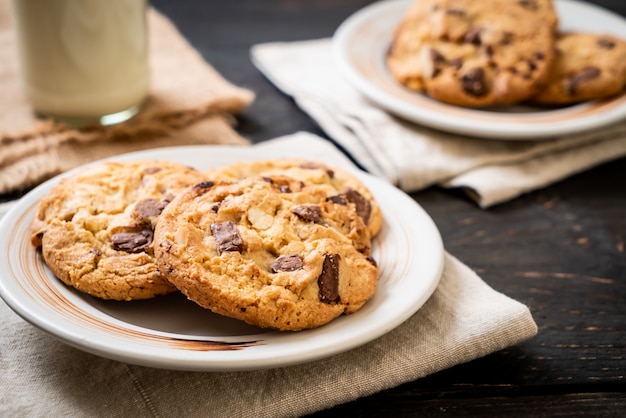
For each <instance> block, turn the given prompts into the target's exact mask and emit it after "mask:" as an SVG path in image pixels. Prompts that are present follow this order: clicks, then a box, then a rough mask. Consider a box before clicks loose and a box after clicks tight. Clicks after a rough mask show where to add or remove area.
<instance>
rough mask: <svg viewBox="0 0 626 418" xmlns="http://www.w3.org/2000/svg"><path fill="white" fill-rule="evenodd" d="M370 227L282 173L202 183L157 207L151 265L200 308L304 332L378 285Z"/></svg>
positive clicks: (352, 307) (357, 303)
mask: <svg viewBox="0 0 626 418" xmlns="http://www.w3.org/2000/svg"><path fill="white" fill-rule="evenodd" d="M369 253H370V243H369V230H368V228H367V227H366V226H365V224H364V223H363V220H362V219H361V218H360V217H359V216H358V215H357V214H356V212H355V210H353V209H352V208H351V207H349V206H347V205H343V204H340V203H335V202H333V201H332V200H328V199H326V194H325V193H322V192H321V191H320V189H319V188H315V187H314V188H309V187H308V185H307V184H305V182H303V181H301V180H298V179H294V178H291V177H288V176H284V175H282V174H281V175H278V174H275V175H274V174H272V175H269V174H265V175H264V176H262V177H260V176H252V177H246V178H244V179H242V180H231V181H228V180H216V181H206V182H203V183H200V184H198V185H196V186H194V187H192V188H191V189H189V190H187V191H185V192H183V193H181V194H180V195H179V196H178V197H177V198H176V199H174V200H173V201H172V202H171V203H170V204H169V205H168V206H167V208H166V209H165V210H164V211H163V213H162V215H161V218H160V220H159V223H158V225H157V228H156V231H155V254H156V256H157V260H158V263H159V269H160V270H161V272H162V274H163V275H167V277H168V279H169V280H170V282H171V283H173V284H174V285H175V286H176V287H177V288H178V289H179V290H181V292H182V293H183V294H185V295H186V296H187V297H188V298H189V299H190V300H192V301H194V302H196V303H197V304H199V305H200V306H202V307H204V308H207V309H210V310H212V311H214V312H216V313H218V314H221V315H225V316H228V317H232V318H237V319H240V320H243V321H246V322H247V323H250V324H253V325H257V326H260V327H265V328H274V329H279V330H293V331H295V330H302V329H306V328H314V327H318V326H321V325H323V324H326V323H328V322H329V321H331V320H333V319H334V318H336V317H338V316H340V315H341V314H349V313H353V312H355V311H357V310H358V309H359V308H360V307H361V306H363V304H365V302H366V301H367V300H369V299H370V298H371V297H372V296H373V294H374V292H375V289H376V284H377V281H378V268H377V267H376V263H375V261H374V260H373V259H372V258H371V256H370V255H369Z"/></svg>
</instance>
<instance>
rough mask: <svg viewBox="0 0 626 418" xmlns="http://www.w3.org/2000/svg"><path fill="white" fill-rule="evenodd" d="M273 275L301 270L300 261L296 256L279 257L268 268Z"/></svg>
mask: <svg viewBox="0 0 626 418" xmlns="http://www.w3.org/2000/svg"><path fill="white" fill-rule="evenodd" d="M270 267H271V269H272V272H273V273H278V272H279V271H294V270H300V269H301V268H302V259H301V258H300V257H299V256H297V255H295V254H294V255H281V256H280V257H278V258H277V259H276V260H275V261H274V262H273V263H272V265H271V266H270Z"/></svg>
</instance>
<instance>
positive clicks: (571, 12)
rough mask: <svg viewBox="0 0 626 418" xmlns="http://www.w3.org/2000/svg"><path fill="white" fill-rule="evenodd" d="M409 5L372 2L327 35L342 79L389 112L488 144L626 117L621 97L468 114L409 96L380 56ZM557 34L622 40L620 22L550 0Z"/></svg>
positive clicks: (401, 0) (586, 7)
mask: <svg viewBox="0 0 626 418" xmlns="http://www.w3.org/2000/svg"><path fill="white" fill-rule="evenodd" d="M414 1H415V0H389V1H381V2H377V3H373V4H372V5H370V6H367V7H365V8H363V9H361V10H359V11H358V12H357V13H355V14H353V15H352V16H351V17H349V18H348V19H347V20H346V21H345V22H344V23H342V24H341V25H340V26H339V28H338V29H337V31H336V32H335V35H334V36H333V55H334V58H335V62H336V63H337V65H338V67H339V70H340V71H341V73H342V74H343V75H344V76H345V78H346V80H347V81H348V82H350V83H352V85H353V86H354V87H355V88H356V89H358V90H359V91H360V92H361V93H362V94H364V95H365V96H366V97H368V98H369V99H370V100H372V101H373V102H375V103H376V104H377V105H379V106H381V107H382V108H384V109H386V110H388V111H389V112H391V113H393V114H395V115H397V116H399V117H402V118H404V119H407V120H409V121H412V122H415V123H418V124H421V125H424V126H428V127H431V128H435V129H439V130H443V131H448V132H453V133H458V134H462V135H470V136H477V137H483V138H492V139H506V140H520V139H530V140H539V139H547V138H551V137H555V136H561V135H565V134H570V133H577V132H581V131H585V130H589V129H593V128H597V127H600V126H604V125H607V124H610V123H613V122H616V121H618V120H620V119H622V118H624V117H626V94H622V95H620V96H618V97H615V98H613V99H610V100H604V101H594V102H587V103H582V104H578V105H575V106H569V107H564V108H559V109H551V110H546V109H540V108H533V107H526V106H508V107H501V108H494V109H489V110H485V109H469V108H462V107H457V106H452V105H448V104H445V103H441V102H438V101H436V100H433V99H430V98H429V97H427V96H425V95H423V94H420V93H416V92H414V91H411V90H409V89H407V88H405V87H403V86H402V85H400V84H399V83H398V82H396V81H395V80H394V79H393V77H392V76H391V74H389V72H388V70H387V68H386V64H385V57H386V54H387V52H388V50H389V46H390V44H391V41H392V38H393V32H394V30H395V28H396V27H397V25H398V24H399V22H400V20H401V19H402V18H403V16H404V13H405V12H406V10H407V9H408V8H409V7H410V5H411V4H412V3H413V2H414ZM555 6H556V10H557V13H558V16H559V22H560V25H559V28H560V30H562V31H574V30H576V31H587V32H595V33H612V34H614V35H617V36H619V37H621V38H624V39H626V19H624V18H623V17H621V16H619V15H617V14H615V13H612V12H610V11H607V10H605V9H602V8H600V7H598V6H595V5H591V4H588V3H584V2H579V1H573V0H556V1H555Z"/></svg>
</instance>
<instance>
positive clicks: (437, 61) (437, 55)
mask: <svg viewBox="0 0 626 418" xmlns="http://www.w3.org/2000/svg"><path fill="white" fill-rule="evenodd" d="M429 53H430V59H431V61H432V66H433V73H432V75H431V77H432V78H435V77H437V76H438V75H439V73H440V72H441V65H442V64H444V63H445V62H446V57H444V56H443V55H442V54H441V52H439V51H437V50H436V49H435V48H430V50H429Z"/></svg>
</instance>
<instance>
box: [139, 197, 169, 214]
mask: <svg viewBox="0 0 626 418" xmlns="http://www.w3.org/2000/svg"><path fill="white" fill-rule="evenodd" d="M168 203H169V202H167V201H163V202H162V201H159V200H157V199H144V200H140V201H139V202H137V204H136V205H135V209H134V212H135V213H136V214H137V215H138V216H139V217H140V218H149V217H151V216H159V215H160V214H161V212H162V211H163V209H165V206H167V204H168Z"/></svg>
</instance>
